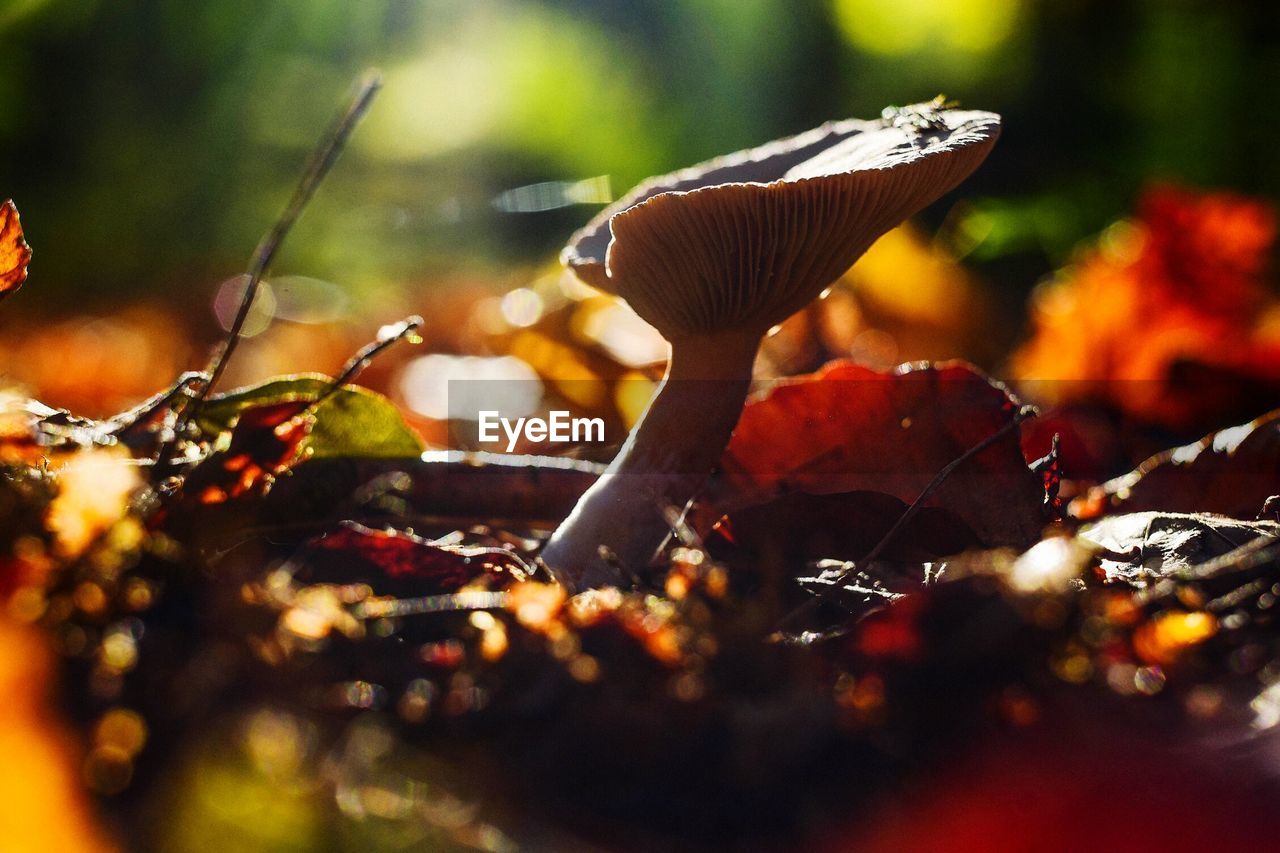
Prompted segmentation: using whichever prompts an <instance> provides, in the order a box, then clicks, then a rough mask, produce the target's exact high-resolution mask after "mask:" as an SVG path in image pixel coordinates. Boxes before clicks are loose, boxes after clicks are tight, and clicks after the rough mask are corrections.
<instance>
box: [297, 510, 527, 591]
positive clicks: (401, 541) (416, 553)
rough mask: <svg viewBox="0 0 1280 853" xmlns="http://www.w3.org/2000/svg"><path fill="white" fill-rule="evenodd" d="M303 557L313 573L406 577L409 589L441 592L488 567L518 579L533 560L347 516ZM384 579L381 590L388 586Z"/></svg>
mask: <svg viewBox="0 0 1280 853" xmlns="http://www.w3.org/2000/svg"><path fill="white" fill-rule="evenodd" d="M300 562H301V563H303V564H305V565H306V566H307V567H308V570H309V573H310V579H311V580H313V581H314V580H316V579H324V578H328V577H329V575H330V574H332V575H333V578H334V579H335V580H340V581H341V582H344V583H351V582H352V581H353V579H355V578H360V577H365V578H369V579H370V580H393V581H395V580H401V581H406V582H411V583H409V584H407V586H406V589H405V590H404V591H405V592H406V593H407V592H409V591H411V592H412V593H413V594H415V595H435V594H439V593H448V592H456V591H457V590H458V589H460V588H461V587H462V586H464V585H465V584H467V583H470V582H471V581H473V580H475V579H476V578H477V577H479V576H480V575H483V574H486V573H504V572H505V573H507V574H508V575H509V576H510V577H511V578H512V579H514V580H524V579H525V578H526V577H527V576H528V566H527V565H526V564H525V563H524V562H523V561H522V560H521V559H520V558H519V557H518V556H517V555H516V554H515V553H514V552H512V551H509V550H506V549H505V548H492V547H483V546H469V545H454V544H440V543H437V542H433V541H431V540H430V539H425V538H423V537H421V536H415V535H414V534H412V533H409V532H406V531H403V530H391V529H387V530H374V529H373V528H370V527H366V526H364V525H362V524H357V523H356V522H350V521H348V522H345V523H343V525H342V526H341V527H339V528H338V529H337V530H334V531H333V532H331V533H328V534H326V535H324V536H322V537H320V538H318V539H313V540H312V541H311V542H308V543H307V544H306V545H304V546H303V550H302V553H301V554H300ZM383 586H385V585H384V584H376V585H375V590H376V591H377V592H379V593H381V592H384V591H385V590H384V589H383Z"/></svg>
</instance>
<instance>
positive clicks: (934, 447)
mask: <svg viewBox="0 0 1280 853" xmlns="http://www.w3.org/2000/svg"><path fill="white" fill-rule="evenodd" d="M1021 408H1022V406H1021V404H1020V403H1019V402H1018V401H1017V400H1016V399H1015V398H1014V397H1013V396H1012V395H1010V393H1009V392H1008V390H1007V389H1005V388H1004V387H1003V386H1001V385H1000V384H998V383H996V382H993V381H992V380H991V379H989V378H987V377H986V376H984V375H983V374H981V373H980V372H978V371H977V370H976V369H975V368H973V367H971V366H969V365H967V364H962V363H959V362H952V363H942V364H938V365H909V366H907V365H904V366H903V367H900V368H898V369H897V370H894V371H890V372H878V371H874V370H871V369H870V368H867V367H863V366H860V365H857V364H853V363H851V362H844V361H836V362H832V363H831V364H829V365H827V366H826V367H824V368H823V369H822V370H820V371H819V372H817V373H815V374H813V375H810V376H802V377H797V378H794V379H788V380H783V381H781V382H779V383H777V384H776V385H774V386H773V387H772V388H771V389H770V390H769V391H767V392H766V393H765V394H763V395H762V396H759V397H757V398H755V399H753V400H752V401H751V402H750V403H748V405H747V406H746V408H745V409H744V411H743V413H742V418H741V420H739V422H738V426H737V429H736V430H735V431H734V434H733V439H732V440H731V441H730V443H729V448H728V450H727V451H726V453H725V456H724V457H723V459H722V460H721V466H722V469H723V476H722V477H721V478H720V479H719V481H718V482H716V483H714V484H713V485H712V487H711V491H710V492H709V500H710V503H711V504H712V505H713V506H714V507H715V508H716V509H717V510H723V511H725V512H727V513H729V514H730V516H731V517H732V514H733V513H734V512H735V511H738V510H741V509H744V508H746V507H750V506H755V505H760V504H764V503H766V502H769V501H771V500H773V499H775V498H778V497H780V496H785V495H787V494H791V493H797V492H799V493H807V494H813V495H837V494H845V493H851V492H875V493H880V494H882V495H889V496H891V497H894V498H896V499H898V500H899V501H902V502H904V503H907V504H909V503H911V502H912V501H914V500H915V499H916V498H917V497H919V495H920V494H921V493H922V492H923V491H924V489H925V487H926V486H928V485H929V483H930V481H932V480H933V479H934V477H935V476H936V475H937V474H938V473H939V472H940V471H941V470H942V469H943V468H944V467H946V466H947V465H948V464H949V463H951V462H953V461H955V460H956V459H958V458H960V457H961V456H963V455H964V454H965V452H966V451H968V450H970V449H971V448H973V447H975V446H977V445H978V444H980V443H981V442H983V441H984V440H986V439H989V438H990V437H991V436H993V435H994V434H996V433H998V432H999V431H1000V430H1001V429H1006V428H1008V427H1009V424H1010V422H1011V421H1012V420H1013V419H1014V418H1016V417H1017V416H1018V414H1019V412H1020V410H1021ZM1043 502H1044V489H1043V487H1042V485H1041V478H1040V475H1038V474H1036V473H1035V472H1033V471H1032V470H1031V469H1030V468H1029V467H1027V464H1026V462H1025V460H1024V459H1023V456H1022V451H1021V447H1020V442H1019V435H1018V430H1017V429H1009V430H1008V433H1007V435H1005V436H1002V437H1001V438H999V439H998V440H996V441H995V442H994V443H993V444H991V445H990V446H988V447H986V448H985V449H983V450H982V451H981V452H979V453H977V454H976V455H975V456H974V457H973V458H971V459H967V460H966V461H965V462H964V463H963V464H961V465H960V466H959V467H958V468H957V469H955V470H954V471H953V472H952V473H951V475H950V476H949V477H948V478H947V479H946V481H945V482H943V484H942V485H941V486H940V487H939V488H938V489H937V491H935V492H934V494H933V495H932V496H931V497H930V498H929V500H928V501H926V503H925V505H926V506H928V507H937V508H942V509H945V510H948V511H950V512H951V513H953V514H954V515H955V516H957V517H958V518H959V519H960V520H961V521H963V522H964V523H965V525H966V526H967V527H968V528H969V530H970V531H971V532H972V533H973V534H974V535H975V536H976V537H977V538H978V539H979V540H980V542H981V543H982V544H985V545H991V546H997V545H1012V546H1026V545H1028V544H1030V543H1031V542H1034V541H1035V540H1036V539H1037V538H1038V537H1039V533H1040V529H1041V527H1042V526H1043V524H1044V516H1043V513H1042V504H1043ZM829 556H830V555H829Z"/></svg>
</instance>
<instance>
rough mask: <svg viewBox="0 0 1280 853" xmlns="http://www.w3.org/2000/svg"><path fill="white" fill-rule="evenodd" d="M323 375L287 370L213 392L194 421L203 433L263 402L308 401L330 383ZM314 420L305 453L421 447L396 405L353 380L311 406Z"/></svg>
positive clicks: (376, 452) (368, 454)
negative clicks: (253, 383)
mask: <svg viewBox="0 0 1280 853" xmlns="http://www.w3.org/2000/svg"><path fill="white" fill-rule="evenodd" d="M332 381H333V380H331V379H330V378H329V377H327V376H322V375H319V374H301V375H297V376H286V377H281V378H279V379H274V380H272V381H270V382H265V383H263V384H262V385H257V386H254V387H251V388H242V389H239V390H236V391H231V392H229V393H227V394H221V395H218V396H216V397H212V398H210V399H209V401H208V402H207V403H206V404H205V405H204V407H202V408H201V410H200V417H199V419H198V425H199V427H200V429H201V430H202V431H203V432H204V433H205V434H206V435H211V436H212V435H217V434H218V433H220V432H223V431H225V430H227V429H230V428H231V425H232V424H234V423H235V422H236V418H237V417H239V416H240V415H241V414H242V413H243V412H245V411H246V410H248V409H251V408H254V407H260V406H263V405H267V404H277V403H279V404H283V403H291V402H310V401H312V400H314V399H316V397H318V396H319V395H320V394H322V393H324V392H325V391H326V390H327V389H328V387H329V385H330V384H331V383H332ZM315 418H316V422H315V424H314V426H313V427H312V429H311V432H310V434H309V435H308V436H307V437H306V445H305V446H306V449H307V452H308V454H309V457H308V458H314V459H326V458H338V457H345V458H362V459H376V458H389V457H401V456H405V457H414V456H418V455H419V454H420V453H422V451H423V450H424V449H425V448H424V446H423V444H422V439H420V438H419V437H418V435H417V434H416V433H415V432H414V431H413V430H412V429H410V428H409V427H408V426H407V425H406V424H405V422H404V418H403V417H402V416H401V414H400V410H399V409H398V408H396V405H395V404H394V403H392V402H391V401H390V400H388V399H387V398H386V397H384V396H382V395H381V394H378V393H375V392H373V391H369V390H367V389H365V388H360V387H358V386H348V387H345V388H342V389H340V390H338V391H337V392H335V393H334V394H333V395H332V396H331V397H330V398H329V399H328V400H326V401H325V402H323V403H321V404H320V405H319V406H317V407H316V410H315Z"/></svg>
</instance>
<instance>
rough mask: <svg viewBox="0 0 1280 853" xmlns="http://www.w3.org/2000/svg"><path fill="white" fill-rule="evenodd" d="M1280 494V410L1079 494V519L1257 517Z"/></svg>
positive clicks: (1076, 506)
mask: <svg viewBox="0 0 1280 853" xmlns="http://www.w3.org/2000/svg"><path fill="white" fill-rule="evenodd" d="M1276 494H1280V410H1278V411H1275V412H1271V413H1270V414H1267V415H1263V416H1262V417H1260V418H1257V419H1256V420H1253V421H1250V422H1249V423H1247V424H1241V425H1240V426H1235V427H1231V428H1230V429H1224V430H1220V431H1218V432H1215V433H1212V434H1211V435H1207V436H1205V437H1204V438H1202V439H1200V440H1199V441H1197V442H1194V443H1192V444H1187V445H1184V446H1182V447H1175V448H1173V449H1172V450H1166V451H1164V452H1163V453H1158V454H1156V455H1155V456H1152V457H1151V458H1149V459H1147V460H1146V461H1144V462H1143V463H1142V464H1140V465H1139V466H1138V467H1137V468H1135V469H1134V470H1133V471H1131V472H1129V473H1128V474H1125V475H1123V476H1121V477H1117V478H1115V479H1113V480H1109V481H1108V482H1106V483H1103V484H1102V485H1101V486H1098V487H1096V488H1094V489H1092V490H1091V491H1090V492H1089V493H1088V494H1086V495H1084V496H1083V497H1081V498H1078V499H1077V500H1076V501H1075V502H1074V503H1073V505H1072V512H1073V514H1075V515H1077V517H1096V516H1097V515H1100V514H1102V513H1109V512H1117V511H1121V512H1141V511H1143V510H1160V511H1163V512H1212V513H1218V514H1220V515H1227V516H1231V517H1233V518H1247V519H1252V518H1257V517H1258V514H1259V512H1260V511H1261V510H1262V508H1263V505H1264V504H1265V503H1266V501H1267V499H1268V498H1269V497H1271V496H1272V495H1276Z"/></svg>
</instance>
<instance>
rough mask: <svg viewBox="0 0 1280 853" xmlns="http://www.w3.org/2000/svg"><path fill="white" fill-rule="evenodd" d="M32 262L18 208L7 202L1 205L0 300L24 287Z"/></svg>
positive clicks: (9, 201) (11, 202)
mask: <svg viewBox="0 0 1280 853" xmlns="http://www.w3.org/2000/svg"><path fill="white" fill-rule="evenodd" d="M30 261H31V247H30V246H28V245H27V241H26V240H25V239H24V238H23V236H22V223H21V222H20V221H19V220H18V208H16V207H14V205H13V201H12V199H10V200H7V201H5V203H4V204H0V299H3V298H4V297H6V296H8V295H9V294H10V293H14V292H15V291H17V289H18V288H20V287H22V283H23V282H24V281H26V280H27V264H28V263H29V262H30Z"/></svg>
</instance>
